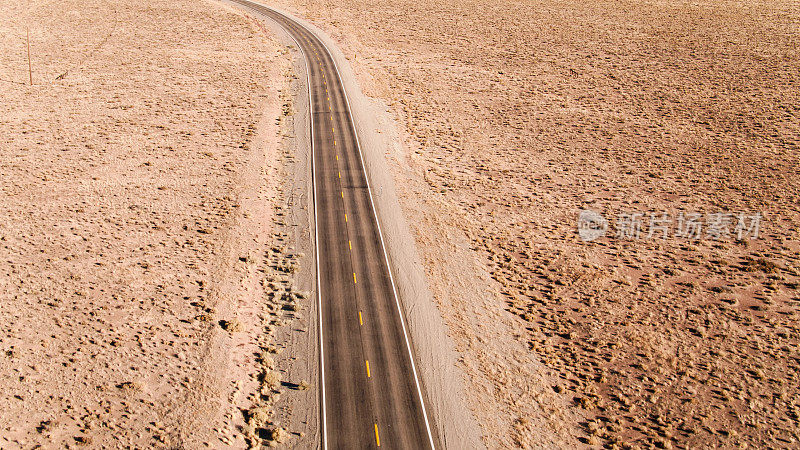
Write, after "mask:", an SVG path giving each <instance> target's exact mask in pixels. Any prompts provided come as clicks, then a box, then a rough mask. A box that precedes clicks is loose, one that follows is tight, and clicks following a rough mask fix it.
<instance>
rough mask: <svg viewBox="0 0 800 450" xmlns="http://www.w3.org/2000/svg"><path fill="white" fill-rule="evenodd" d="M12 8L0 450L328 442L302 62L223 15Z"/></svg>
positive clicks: (6, 21)
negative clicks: (303, 177)
mask: <svg viewBox="0 0 800 450" xmlns="http://www.w3.org/2000/svg"><path fill="white" fill-rule="evenodd" d="M0 18H2V20H0V23H2V25H0V35H2V39H0V85H2V89H3V93H2V102H1V103H0V135H2V137H1V138H0V168H1V169H2V174H3V176H2V179H1V180H0V351H1V352H2V353H0V368H1V369H0V448H4V449H6V448H8V449H13V448H38V447H40V446H44V448H61V447H75V446H87V447H92V448H101V447H103V448H105V447H110V448H117V447H130V448H151V447H170V448H178V447H183V448H202V447H212V448H218V447H221V446H225V445H230V446H233V447H236V448H245V447H247V446H248V445H252V446H257V445H260V444H262V443H269V442H278V441H280V442H286V443H292V442H293V443H295V444H301V443H302V442H303V441H302V439H304V438H303V436H307V437H306V438H305V439H311V440H314V439H316V433H317V432H316V429H317V425H316V409H315V407H316V406H315V405H316V396H315V394H314V392H316V386H315V375H314V373H315V372H313V367H315V364H314V361H315V359H314V356H313V355H314V353H313V348H314V347H313V343H314V342H315V340H314V339H315V338H314V337H313V335H312V334H311V333H309V332H308V323H307V318H306V317H305V312H304V309H306V308H307V305H308V300H307V296H308V294H307V293H305V292H303V290H301V289H300V284H301V282H300V281H299V280H298V281H297V283H295V280H296V279H297V277H298V276H299V274H301V273H302V269H301V267H302V266H303V265H305V266H306V267H307V268H308V267H311V266H310V265H308V264H305V263H303V262H302V259H303V255H302V252H300V249H299V248H298V246H297V243H298V242H300V241H301V239H300V238H298V237H296V236H294V235H295V234H297V233H296V232H295V231H293V230H294V229H293V228H291V227H292V225H293V224H296V222H297V221H295V219H294V218H292V217H289V218H287V217H286V216H287V213H289V212H293V211H294V210H295V208H296V206H297V205H299V203H300V202H298V201H297V200H296V199H294V194H293V193H292V192H290V191H288V188H287V186H290V185H289V184H286V183H284V181H285V180H286V179H288V175H287V174H290V173H292V171H293V170H294V169H293V168H292V167H293V164H295V163H294V162H293V161H294V160H295V159H296V158H295V157H294V156H293V153H292V150H291V142H289V141H288V140H287V139H288V138H287V136H289V135H292V134H293V132H292V127H293V125H292V120H291V115H292V114H293V112H294V108H293V106H292V100H291V98H292V96H293V95H294V94H293V93H292V92H293V91H292V90H297V89H299V88H298V87H297V86H294V84H293V83H295V82H294V81H293V80H294V79H295V77H293V73H294V70H295V68H294V67H293V63H292V60H293V59H296V55H295V56H292V55H291V54H290V51H289V49H288V48H287V47H286V46H285V45H284V44H283V43H280V42H278V41H276V40H275V38H274V35H273V34H272V33H268V32H267V31H266V30H265V29H263V28H262V27H261V26H258V25H257V24H256V23H255V22H254V21H253V20H251V19H250V18H248V17H245V16H244V15H242V14H241V13H238V12H234V10H233V9H231V8H228V7H225V6H223V5H221V4H219V3H211V2H203V1H188V0H179V1H163V0H155V1H147V2H140V1H131V0H89V1H77V0H67V1H60V2H51V1H44V0H41V1H40V0H15V1H9V2H3V4H2V6H0ZM27 36H29V42H30V48H31V58H30V59H31V68H32V71H31V72H32V81H33V84H32V85H31V84H30V81H31V77H29V71H28V63H27V60H28V58H27ZM293 86H294V87H293ZM306 216H307V214H306ZM302 217H303V216H301V218H300V219H297V220H298V221H301V222H302ZM303 227H304V229H307V219H306V223H303ZM290 232H291V233H292V234H291V235H290ZM302 349H306V351H307V352H309V353H308V354H305V355H304V354H302V353H296V352H294V350H302ZM297 358H299V359H301V360H303V361H306V362H307V367H306V368H305V369H303V368H300V369H297V370H295V369H292V367H295V366H297V364H295V365H293V363H292V362H291V361H292V360H293V359H297ZM309 370H310V371H311V372H309ZM304 371H305V372H304ZM299 374H304V377H303V378H301V377H300V375H299ZM292 411H296V412H297V413H296V414H294V415H293V414H292ZM301 445H302V444H301Z"/></svg>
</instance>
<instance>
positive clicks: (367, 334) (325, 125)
mask: <svg viewBox="0 0 800 450" xmlns="http://www.w3.org/2000/svg"><path fill="white" fill-rule="evenodd" d="M234 1H235V2H236V3H238V4H240V5H242V6H244V7H245V8H247V9H249V10H250V11H252V12H255V13H257V14H259V15H261V16H264V17H267V18H269V19H271V20H274V21H275V22H276V23H278V24H279V25H280V26H281V27H282V28H283V29H284V30H286V32H287V33H288V34H289V35H290V36H291V37H292V38H293V39H294V41H295V42H296V43H297V45H298V46H299V48H300V49H301V51H302V52H303V54H304V55H305V59H306V67H307V74H308V87H309V97H310V103H311V104H310V111H311V142H312V176H313V184H314V210H315V221H314V222H315V227H316V229H315V235H316V247H317V250H316V252H317V284H318V286H317V293H318V294H317V295H318V297H317V298H318V301H319V305H318V307H319V311H320V313H319V314H320V333H319V335H320V353H321V357H320V361H321V366H322V367H321V370H320V385H321V388H322V389H321V393H320V402H321V410H322V427H323V430H322V447H323V448H328V447H330V448H373V447H382V448H414V449H417V448H434V447H438V445H436V444H435V442H436V441H438V439H437V438H436V437H435V436H434V435H433V433H432V429H433V428H432V427H431V424H430V422H429V418H428V417H427V413H426V409H425V402H424V400H423V394H422V390H421V388H420V384H419V379H418V376H417V373H416V368H415V366H414V360H413V354H412V351H411V345H410V342H409V339H408V333H407V331H406V328H405V323H404V319H403V313H402V310H401V307H400V305H399V302H398V299H397V293H396V290H395V286H394V281H393V279H392V274H391V269H390V268H389V263H388V259H387V257H386V250H385V246H384V243H383V236H382V234H381V230H380V225H379V223H378V218H377V215H376V214H375V208H374V205H373V201H372V193H371V191H370V188H369V181H368V179H367V176H366V172H365V171H364V161H363V156H362V154H361V148H360V144H359V141H358V136H357V133H356V131H355V127H354V124H353V119H352V115H351V113H350V105H349V101H348V99H347V94H346V93H345V89H344V86H343V84H342V81H341V77H340V75H339V71H338V68H337V66H336V63H335V61H334V60H333V58H332V56H331V54H330V52H329V51H328V49H327V47H326V46H325V44H323V43H322V41H321V40H320V39H318V38H317V37H316V36H315V35H314V34H313V33H312V32H311V31H309V30H308V29H306V28H304V27H303V26H302V25H300V24H299V23H298V22H296V21H294V20H293V19H291V18H290V17H287V16H285V15H283V14H281V13H279V12H277V11H275V10H272V9H270V8H268V7H266V6H263V5H260V4H258V3H254V2H250V1H247V0H234Z"/></svg>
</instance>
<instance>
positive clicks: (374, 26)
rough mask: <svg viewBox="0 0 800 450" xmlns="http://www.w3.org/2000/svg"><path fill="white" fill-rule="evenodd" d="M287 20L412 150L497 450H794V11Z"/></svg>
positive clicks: (443, 291) (417, 203) (403, 13)
mask: <svg viewBox="0 0 800 450" xmlns="http://www.w3.org/2000/svg"><path fill="white" fill-rule="evenodd" d="M277 4H279V5H281V6H282V7H285V8H287V9H289V10H292V11H295V12H296V13H297V14H298V15H301V16H303V17H306V18H308V19H309V20H310V21H312V22H313V23H315V24H317V25H318V26H320V27H321V28H322V29H324V30H325V31H326V32H327V33H328V34H330V35H331V36H332V37H333V38H334V40H336V41H337V43H338V44H339V45H340V46H341V48H342V49H343V51H344V53H345V55H346V56H347V57H348V58H349V59H350V62H351V64H352V66H353V68H354V71H355V73H356V74H357V76H358V77H359V81H360V84H361V86H362V88H363V89H364V91H365V93H366V94H367V95H369V96H372V97H374V98H376V99H379V100H381V101H383V102H385V103H386V104H387V105H389V110H390V111H391V113H392V114H393V115H394V117H395V118H396V120H397V121H398V122H399V123H401V124H402V125H403V126H404V128H405V138H404V139H405V152H404V153H403V154H402V155H399V156H398V157H397V158H396V160H395V161H394V162H393V163H394V171H395V182H396V183H398V184H400V185H401V189H400V191H401V196H402V198H401V202H402V203H403V205H404V209H405V213H406V216H407V218H408V220H409V221H410V222H411V223H412V226H413V227H414V228H415V234H416V238H417V244H418V245H419V246H420V249H421V251H422V254H423V255H424V258H425V264H426V271H427V274H428V279H429V282H430V283H431V285H432V288H433V290H434V292H435V295H436V297H437V301H438V302H439V305H440V310H441V312H442V314H443V316H444V319H445V321H446V322H447V323H448V326H449V328H450V332H451V336H452V337H453V339H454V340H455V342H456V344H457V347H458V349H459V350H460V351H461V354H462V358H461V364H462V366H463V368H464V370H465V371H466V373H467V374H468V376H469V382H468V391H469V401H470V404H471V407H472V409H473V412H474V414H475V415H476V417H477V418H478V421H479V422H480V423H481V425H482V427H483V434H484V439H485V442H486V444H487V445H488V446H489V447H490V448H499V447H525V448H530V447H540V446H546V445H547V446H550V445H552V446H557V447H581V446H605V447H609V448H648V447H659V448H671V447H680V448H689V447H706V446H715V447H726V448H732V447H743V448H744V447H756V448H777V447H792V446H797V445H798V438H800V436H798V433H800V428H799V427H800V421H799V420H800V404H798V398H800V392H798V386H800V383H798V381H800V373H798V371H799V370H800V359H799V358H798V355H799V354H800V352H798V343H800V328H798V327H800V322H799V319H800V317H799V316H798V312H799V310H800V292H798V282H800V245H799V241H798V231H800V228H798V227H799V226H800V213H798V206H797V205H798V200H800V198H798V194H799V193H800V192H799V191H798V188H799V187H800V179H798V176H797V173H798V168H799V167H798V163H799V162H800V155H799V154H798V150H800V149H798V145H800V109H798V105H800V89H799V88H798V82H799V81H800V80H798V73H800V58H799V57H798V56H800V55H798V50H797V42H798V41H799V40H800V7H798V4H797V3H796V2H792V1H782V0H775V1H761V2H745V1H725V0H704V1H674V2H667V1H657V0H623V1H597V2H584V1H575V0H567V1H551V0H543V1H537V2H530V1H521V0H508V1H502V2H492V1H486V0H467V1H460V2H456V1H449V0H422V1H413V2H412V1H407V0H400V1H391V2H389V1H386V0H355V1H352V2H346V3H334V2H327V1H319V2H316V1H299V0H280V1H279V2H278V3H277ZM584 209H588V210H592V211H595V212H597V213H599V214H601V215H602V216H604V217H605V218H606V219H607V220H608V222H609V228H608V230H607V233H606V235H605V236H603V237H600V238H598V239H596V240H593V241H591V242H585V241H583V240H582V239H581V238H580V236H579V234H578V217H579V214H580V211H582V210H584ZM634 214H641V216H633V215H634ZM740 215H743V216H742V217H740ZM690 218H692V220H694V222H693V223H695V224H697V223H700V225H701V227H702V228H701V229H699V230H698V229H697V228H694V229H691V228H690V229H687V228H686V224H687V223H688V222H689V220H688V219H690ZM740 218H743V219H747V220H743V221H742V223H740ZM756 218H757V219H756ZM631 219H633V221H631ZM665 219H666V220H665ZM651 220H652V221H651ZM754 220H758V224H759V228H758V233H757V236H756V233H755V231H756V229H755V228H754V227H753V225H754V224H753V222H754ZM632 223H639V224H640V228H638V230H639V232H636V230H637V228H631V227H630V226H627V227H626V225H631V224H632ZM743 225H746V226H743ZM692 230H693V231H692Z"/></svg>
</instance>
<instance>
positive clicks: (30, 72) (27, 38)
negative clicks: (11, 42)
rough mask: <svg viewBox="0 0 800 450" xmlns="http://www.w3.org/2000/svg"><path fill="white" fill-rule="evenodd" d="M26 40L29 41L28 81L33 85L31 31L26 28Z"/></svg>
mask: <svg viewBox="0 0 800 450" xmlns="http://www.w3.org/2000/svg"><path fill="white" fill-rule="evenodd" d="M25 41H26V42H27V43H28V82H29V83H30V84H31V86H33V70H32V69H31V32H30V29H28V28H25Z"/></svg>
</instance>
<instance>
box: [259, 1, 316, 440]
mask: <svg viewBox="0 0 800 450" xmlns="http://www.w3.org/2000/svg"><path fill="white" fill-rule="evenodd" d="M247 1H248V2H249V3H253V4H256V5H259V6H261V7H263V8H267V9H270V10H272V11H273V12H275V13H276V14H279V15H282V16H284V15H283V14H281V13H280V12H278V11H275V10H274V9H272V8H270V7H268V6H265V5H261V4H259V3H256V2H251V1H249V0H247ZM251 9H253V8H251ZM254 11H256V12H258V13H259V14H261V15H262V16H263V17H266V18H268V19H269V20H272V21H273V22H275V23H276V24H277V25H278V26H279V27H281V28H283V30H284V31H285V32H286V34H287V35H288V36H289V37H290V38H291V39H292V41H294V43H295V45H296V46H297V48H298V49H299V50H300V53H302V54H303V59H305V66H306V89H307V91H308V122H309V124H310V125H311V136H310V142H309V144H310V147H311V155H310V159H311V184H312V197H313V198H314V256H315V259H316V265H317V267H316V272H317V319H318V321H319V365H320V369H319V373H320V391H321V398H322V406H321V408H320V416H321V421H322V445H321V447H322V448H323V449H325V450H327V448H328V421H327V419H326V417H325V407H326V404H325V351H324V344H323V341H324V339H323V335H322V288H321V287H320V283H321V280H320V275H319V229H318V227H317V177H316V174H317V173H316V167H315V165H314V105H313V104H312V102H311V69H310V67H311V60H310V59H309V58H308V55H307V54H306V52H305V50H303V46H302V45H300V42H298V41H297V39H295V37H294V36H292V33H291V31H290V30H289V29H287V28H286V27H284V26H283V25H282V24H281V23H280V22H278V21H277V20H275V19H273V18H272V17H269V16H267V15H266V14H263V13H261V12H259V11H257V10H254ZM284 17H285V16H284ZM290 20H291V19H290ZM292 22H294V23H295V24H297V25H300V24H299V23H297V22H296V21H294V20H292ZM303 28H305V27H303ZM308 31H309V33H310V32H311V30H308ZM312 34H313V33H312ZM323 45H324V44H323Z"/></svg>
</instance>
